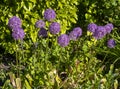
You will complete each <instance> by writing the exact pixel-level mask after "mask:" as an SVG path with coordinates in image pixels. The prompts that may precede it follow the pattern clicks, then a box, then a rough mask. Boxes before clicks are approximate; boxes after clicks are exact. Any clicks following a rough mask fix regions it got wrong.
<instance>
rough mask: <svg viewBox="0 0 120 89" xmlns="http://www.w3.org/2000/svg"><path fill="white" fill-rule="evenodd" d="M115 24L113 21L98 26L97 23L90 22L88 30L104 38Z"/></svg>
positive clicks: (99, 37) (97, 37)
mask: <svg viewBox="0 0 120 89" xmlns="http://www.w3.org/2000/svg"><path fill="white" fill-rule="evenodd" d="M113 28H114V27H113V24H112V23H108V24H106V25H105V26H97V25H96V24H95V23H90V24H89V25H88V28H87V29H88V31H90V32H92V33H93V36H94V37H95V38H96V39H101V38H103V37H104V36H105V35H106V34H110V32H111V31H112V29H113Z"/></svg>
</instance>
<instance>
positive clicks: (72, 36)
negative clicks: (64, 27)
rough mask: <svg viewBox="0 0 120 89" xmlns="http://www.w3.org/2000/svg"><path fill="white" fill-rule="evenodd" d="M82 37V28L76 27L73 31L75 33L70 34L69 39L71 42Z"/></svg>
mask: <svg viewBox="0 0 120 89" xmlns="http://www.w3.org/2000/svg"><path fill="white" fill-rule="evenodd" d="M81 35H82V29H81V28H80V27H76V28H74V29H73V31H71V32H70V34H69V38H70V40H76V39H77V38H78V37H80V36H81Z"/></svg>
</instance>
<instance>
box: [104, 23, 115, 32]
mask: <svg viewBox="0 0 120 89" xmlns="http://www.w3.org/2000/svg"><path fill="white" fill-rule="evenodd" d="M105 29H106V32H107V33H108V34H109V33H110V32H111V31H112V29H113V24H112V23H108V24H106V25H105Z"/></svg>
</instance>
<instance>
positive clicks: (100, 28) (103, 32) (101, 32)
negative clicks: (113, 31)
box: [93, 26, 106, 39]
mask: <svg viewBox="0 0 120 89" xmlns="http://www.w3.org/2000/svg"><path fill="white" fill-rule="evenodd" d="M105 35H106V30H105V27H104V26H98V27H97V29H96V30H95V32H94V33H93V36H94V37H95V38H96V39H101V38H103V37H104V36H105Z"/></svg>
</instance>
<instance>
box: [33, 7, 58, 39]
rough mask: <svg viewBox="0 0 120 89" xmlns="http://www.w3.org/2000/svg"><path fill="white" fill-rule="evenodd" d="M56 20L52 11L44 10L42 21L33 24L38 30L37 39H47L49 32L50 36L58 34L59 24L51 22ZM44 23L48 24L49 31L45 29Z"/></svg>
mask: <svg viewBox="0 0 120 89" xmlns="http://www.w3.org/2000/svg"><path fill="white" fill-rule="evenodd" d="M55 18H56V13H55V11H54V10H52V9H46V10H45V12H44V20H38V21H36V23H35V27H36V28H39V29H40V30H39V31H38V36H39V37H47V35H48V34H47V32H48V31H49V32H50V33H51V34H53V35H55V34H58V33H59V32H60V24H59V23H58V22H51V21H53V20H54V19H55ZM46 21H48V22H50V26H49V29H48V30H47V29H45V25H46Z"/></svg>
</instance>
